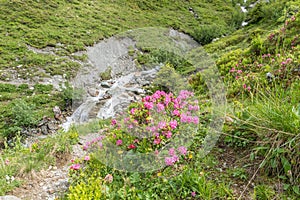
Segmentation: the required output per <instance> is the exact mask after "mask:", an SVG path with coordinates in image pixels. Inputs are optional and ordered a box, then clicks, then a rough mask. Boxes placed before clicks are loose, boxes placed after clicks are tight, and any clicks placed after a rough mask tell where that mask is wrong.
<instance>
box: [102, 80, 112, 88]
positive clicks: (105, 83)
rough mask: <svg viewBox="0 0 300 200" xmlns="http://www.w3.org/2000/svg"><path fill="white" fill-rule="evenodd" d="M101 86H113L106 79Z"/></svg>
mask: <svg viewBox="0 0 300 200" xmlns="http://www.w3.org/2000/svg"><path fill="white" fill-rule="evenodd" d="M100 85H101V87H103V88H110V87H111V85H110V84H109V83H108V82H106V81H104V82H101V84H100Z"/></svg>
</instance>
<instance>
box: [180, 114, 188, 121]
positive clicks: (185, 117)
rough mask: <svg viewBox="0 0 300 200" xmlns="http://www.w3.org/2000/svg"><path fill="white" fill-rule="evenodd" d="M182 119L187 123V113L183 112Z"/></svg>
mask: <svg viewBox="0 0 300 200" xmlns="http://www.w3.org/2000/svg"><path fill="white" fill-rule="evenodd" d="M180 121H181V122H182V123H185V122H187V115H186V114H185V113H182V114H181V116H180Z"/></svg>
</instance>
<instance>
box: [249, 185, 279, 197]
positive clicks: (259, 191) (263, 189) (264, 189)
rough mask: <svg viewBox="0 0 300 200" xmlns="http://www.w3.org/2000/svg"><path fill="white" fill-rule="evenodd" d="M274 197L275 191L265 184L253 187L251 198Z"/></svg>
mask: <svg viewBox="0 0 300 200" xmlns="http://www.w3.org/2000/svg"><path fill="white" fill-rule="evenodd" d="M274 197H275V191H274V190H273V189H272V188H271V187H270V186H267V185H257V186H255V187H254V194H253V199H255V200H269V199H273V198H274Z"/></svg>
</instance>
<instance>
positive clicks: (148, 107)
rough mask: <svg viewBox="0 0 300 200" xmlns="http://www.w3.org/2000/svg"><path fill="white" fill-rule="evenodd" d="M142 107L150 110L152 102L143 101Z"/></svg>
mask: <svg viewBox="0 0 300 200" xmlns="http://www.w3.org/2000/svg"><path fill="white" fill-rule="evenodd" d="M144 107H145V108H147V109H148V110H151V109H152V108H153V103H152V102H145V103H144Z"/></svg>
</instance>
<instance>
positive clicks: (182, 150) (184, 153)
mask: <svg viewBox="0 0 300 200" xmlns="http://www.w3.org/2000/svg"><path fill="white" fill-rule="evenodd" d="M177 150H178V151H179V152H180V154H181V155H184V156H185V155H186V154H187V148H186V147H184V146H180V147H178V148H177Z"/></svg>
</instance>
